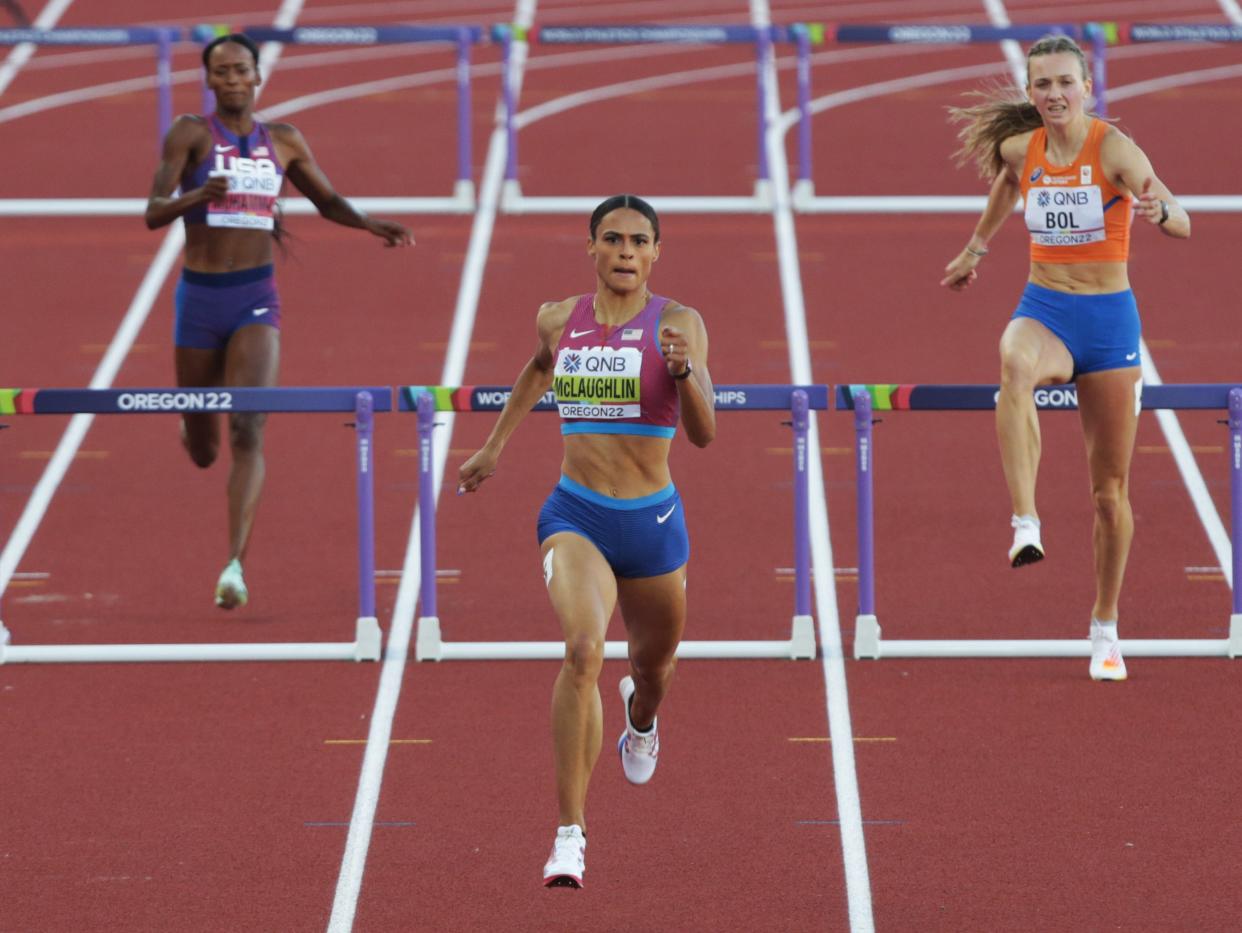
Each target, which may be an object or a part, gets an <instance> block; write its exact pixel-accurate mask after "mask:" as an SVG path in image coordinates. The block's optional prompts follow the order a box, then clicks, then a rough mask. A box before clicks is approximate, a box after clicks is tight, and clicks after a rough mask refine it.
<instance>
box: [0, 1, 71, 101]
mask: <svg viewBox="0 0 1242 933" xmlns="http://www.w3.org/2000/svg"><path fill="white" fill-rule="evenodd" d="M71 3H73V0H51V2H50V3H49V4H48V5H47V6H45V7H44V8H43V12H41V13H40V14H39V15H38V16H37V17H36V18H35V21H34V23H32V24H31V25H32V26H34V28H35V29H51V28H52V27H53V26H55V25H56V23H57V21H59V20H60V17H61V15H62V14H64V12H65V10H67V9H68V8H69V5H70V4H71ZM35 48H36V46H35V44H34V43H33V42H23V43H22V44H21V45H15V46H13V49H12V51H10V52H9V55H8V58H6V59H5V60H4V64H2V65H0V94H3V93H4V92H5V90H7V89H8V86H9V85H10V84H12V83H13V79H14V78H15V77H17V73H18V72H19V71H21V69H22V66H23V65H25V64H26V62H28V61H30V56H32V55H34V53H35Z"/></svg>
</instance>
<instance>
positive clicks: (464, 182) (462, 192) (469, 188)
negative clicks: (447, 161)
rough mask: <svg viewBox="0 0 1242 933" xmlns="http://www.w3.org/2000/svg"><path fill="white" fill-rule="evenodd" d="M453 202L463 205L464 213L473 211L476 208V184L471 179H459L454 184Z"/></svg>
mask: <svg viewBox="0 0 1242 933" xmlns="http://www.w3.org/2000/svg"><path fill="white" fill-rule="evenodd" d="M453 200H454V201H457V202H458V203H459V204H461V206H462V209H463V210H464V211H467V212H469V211H473V210H474V207H475V200H474V182H473V181H471V180H470V179H469V178H459V179H457V181H456V182H455V183H454V184H453Z"/></svg>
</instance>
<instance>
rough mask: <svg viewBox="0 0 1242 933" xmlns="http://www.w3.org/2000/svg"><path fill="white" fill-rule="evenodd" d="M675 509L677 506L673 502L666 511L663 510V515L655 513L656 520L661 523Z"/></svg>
mask: <svg viewBox="0 0 1242 933" xmlns="http://www.w3.org/2000/svg"><path fill="white" fill-rule="evenodd" d="M676 511H677V506H676V504H674V505H673V507H672V508H671V509H669V510H668V511H667V512H665V513H664V514H663V515H657V516H656V522H658V523H659V524H661V525H663V524H664V523H665V522H666V521H668V517H669V516H670V515H672V514H673V513H674V512H676Z"/></svg>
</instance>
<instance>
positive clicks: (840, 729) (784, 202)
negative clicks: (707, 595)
mask: <svg viewBox="0 0 1242 933" xmlns="http://www.w3.org/2000/svg"><path fill="white" fill-rule="evenodd" d="M751 22H752V23H754V25H756V26H767V25H769V24H770V23H771V15H770V12H769V9H768V4H767V0H751ZM765 80H766V83H767V99H766V100H765V101H764V107H765V110H766V116H767V118H768V119H767V120H766V121H765V122H766V123H767V133H766V134H765V144H766V146H767V157H768V158H767V161H768V167H769V171H770V173H771V176H772V178H771V186H772V194H773V199H774V206H773V210H772V219H773V223H774V225H775V228H776V244H777V255H778V257H779V263H778V265H779V268H780V280H781V291H782V292H783V294H784V306H785V331H786V337H787V339H788V342H789V366H790V371H791V374H792V376H793V380H794V382H795V383H802V384H809V383H811V382H812V381H813V379H812V372H811V356H810V350H809V347H810V340H809V337H808V334H807V325H806V302H805V298H804V296H803V292H802V280H801V276H800V272H799V268H798V241H797V235H796V233H795V230H794V220H793V211H792V209H791V206H790V203H789V190H790V189H789V172H788V169H787V167H786V162H785V147H784V136H783V134H782V133H781V130H780V126H779V123H778V121H777V116H778V115H779V114H780V99H779V97H778V92H777V84H776V69H775V68H774V67H773V65H772V62H771V60H769V61H768V65H767V74H766V75H765ZM808 445H809V447H810V455H809V456H808V457H807V472H808V480H809V485H810V496H809V499H810V501H809V504H808V508H809V511H810V530H811V561H812V564H813V568H814V574H815V578H816V579H817V580H821V581H825V582H824V584H823V585H821V586H816V587H815V606H816V609H817V614H818V616H819V641H820V651H821V652H822V655H823V657H822V665H823V671H824V682H825V687H826V689H825V694H826V699H827V715H828V734H829V737H830V738H831V742H830V743H829V744H830V745H831V747H832V776H833V784H834V786H835V788H836V794H837V816H838V818H839V819H840V829H841V856H842V861H843V863H844V868H845V896H846V902H847V906H848V910H849V921H850V931H851V933H872V931H874V929H875V919H874V916H873V913H872V903H871V880H870V873H869V871H868V867H867V845H866V838H865V835H864V832H863V818H862V801H861V797H860V794H859V789H858V771H857V768H856V766H855V762H854V738H853V735H854V730H853V725H852V723H851V722H850V711H849V689H848V687H847V685H846V680H845V651H844V648H843V645H842V639H841V619H840V613H839V611H838V607H837V594H836V587H835V586H834V585H833V584H832V583H831V582H830V581H832V580H833V572H832V568H833V557H832V538H831V536H830V534H829V528H828V502H827V499H826V497H825V495H824V476H823V461H822V458H821V455H820V440H819V421H818V417H816V416H815V415H814V414H812V417H811V419H810V432H809V437H808ZM825 920H827V918H825Z"/></svg>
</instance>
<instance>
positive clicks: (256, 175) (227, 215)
mask: <svg viewBox="0 0 1242 933" xmlns="http://www.w3.org/2000/svg"><path fill="white" fill-rule="evenodd" d="M203 67H204V68H205V69H206V72H207V86H208V87H209V88H210V89H211V90H212V91H213V92H214V93H215V96H216V109H215V112H214V113H213V114H211V115H210V116H206V117H200V116H182V117H179V118H178V119H177V121H176V122H175V123H174V124H173V126H172V128H171V129H170V130H169V132H168V136H167V137H166V138H165V140H164V153H163V158H162V160H161V162H160V165H159V168H158V169H157V170H156V173H155V182H154V183H153V184H152V186H151V197H150V200H149V201H148V202H147V210H146V222H147V227H148V228H150V229H152V230H154V229H156V228H157V227H163V226H165V225H167V224H170V223H172V222H173V221H174V220H176V219H177V218H178V217H182V218H184V220H185V241H186V245H185V264H184V268H183V269H182V273H181V281H180V283H179V284H178V285H177V296H176V306H177V319H176V328H175V337H174V343H175V345H176V350H175V352H176V369H177V385H179V386H221V385H223V386H271V385H275V384H276V375H277V370H278V368H279V362H280V298H279V296H278V295H277V293H276V283H275V279H274V278H273V274H272V240H273V239H274V238H276V237H278V236H279V234H280V228H279V221H278V218H277V216H276V213H277V208H276V198H277V196H278V195H279V194H280V189H281V185H282V182H283V180H284V179H285V178H288V179H289V181H291V182H293V185H294V187H296V188H297V189H298V190H299V191H300V192H302V193H303V194H304V195H306V197H307V198H309V199H310V200H311V202H312V203H313V204H314V205H315V207H316V208H318V210H319V213H320V215H322V216H323V217H326V218H327V219H328V220H331V221H333V222H335V223H338V224H343V225H344V226H347V227H357V228H359V229H362V230H366V231H367V232H368V233H372V234H374V235H375V236H377V237H379V238H380V239H382V240H383V241H384V243H385V245H387V246H410V245H412V244H413V242H414V240H413V238H412V237H411V236H410V232H409V230H407V229H406V228H405V227H403V226H401V225H400V224H397V223H393V222H392V221H388V220H376V219H374V218H371V217H367V216H366V215H365V214H363V213H361V212H360V211H358V210H356V209H354V207H352V206H351V205H350V203H349V202H348V201H346V200H345V199H344V198H343V197H341V196H340V195H339V194H337V193H336V192H335V191H334V190H333V188H332V185H331V184H330V183H329V181H328V179H327V178H326V177H325V176H324V174H323V172H322V171H321V170H320V168H319V166H318V165H316V164H315V159H314V156H312V155H311V151H310V148H309V147H308V146H307V144H306V140H305V139H303V138H302V134H301V133H299V132H298V131H297V130H296V129H295V128H294V127H292V126H290V125H289V124H287V123H267V124H265V123H260V122H259V121H257V120H256V119H255V116H254V105H255V89H256V88H257V87H258V86H259V83H260V81H261V80H262V79H261V77H260V73H259V50H258V47H257V46H255V44H254V43H253V42H252V41H251V40H250V39H248V38H247V37H245V36H243V35H228V36H221V37H220V38H218V39H216V40H214V41H213V42H211V43H210V44H209V45H207V46H206V47H205V48H204V49H203ZM178 187H180V190H181V193H180V194H176V193H175V192H176V190H177V188H178ZM181 418H182V431H181V436H182V442H183V443H184V445H185V448H186V450H187V451H188V452H189V454H190V459H191V460H193V461H194V463H195V464H197V465H198V466H200V467H208V466H210V465H211V464H212V463H213V462H215V459H216V455H217V453H218V452H219V448H220V429H219V426H218V424H217V421H216V416H215V415H213V414H204V413H195V414H183V415H182V416H181ZM266 420H267V416H266V415H265V414H262V413H257V412H255V413H238V414H231V415H229V446H230V448H231V450H232V455H233V465H232V469H231V471H230V473H229V483H228V500H229V557H228V562H227V564H226V566H225V568H224V571H223V572H222V573H221V574H220V578H219V580H218V581H217V583H216V593H215V599H216V605H218V606H221V607H223V608H225V609H233V608H235V607H238V606H244V605H245V604H246V600H247V599H248V598H249V597H248V592H247V589H246V583H245V580H244V578H243V576H242V561H243V560H244V559H245V557H246V545H247V542H248V541H249V539H250V530H251V527H252V525H253V523H254V515H255V509H256V507H257V506H258V502H259V492H260V490H261V489H262V487H263V474H264V461H263V426H264V423H265V421H266Z"/></svg>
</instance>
